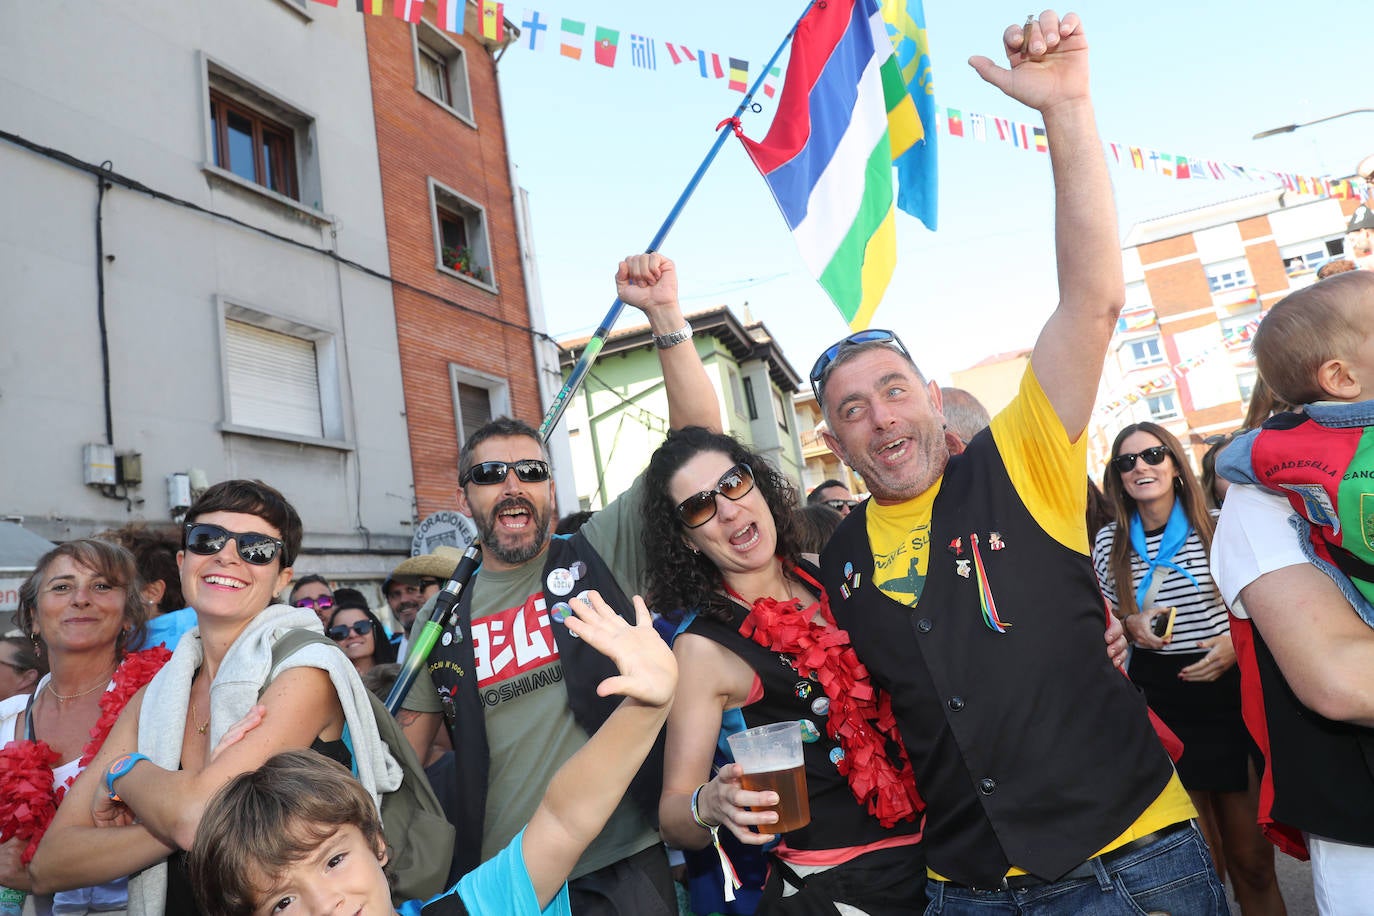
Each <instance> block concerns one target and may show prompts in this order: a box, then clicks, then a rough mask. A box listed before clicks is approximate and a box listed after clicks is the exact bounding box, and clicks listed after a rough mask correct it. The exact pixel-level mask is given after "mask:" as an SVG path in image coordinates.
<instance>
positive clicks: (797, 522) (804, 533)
mask: <svg viewBox="0 0 1374 916" xmlns="http://www.w3.org/2000/svg"><path fill="white" fill-rule="evenodd" d="M842 521H844V516H843V515H841V514H840V513H838V512H836V511H835V510H834V509H832V508H830V507H829V506H827V505H825V504H824V503H813V504H812V505H809V506H802V507H801V508H799V509H793V510H792V522H793V524H794V527H795V528H796V532H797V552H798V553H820V552H821V551H822V550H823V549H824V548H825V545H826V542H827V541H829V540H830V536H831V535H832V534H834V533H835V529H836V528H838V527H840V522H842Z"/></svg>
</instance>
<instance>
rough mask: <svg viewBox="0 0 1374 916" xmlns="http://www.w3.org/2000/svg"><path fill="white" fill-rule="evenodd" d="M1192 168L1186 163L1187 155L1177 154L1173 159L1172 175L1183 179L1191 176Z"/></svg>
mask: <svg viewBox="0 0 1374 916" xmlns="http://www.w3.org/2000/svg"><path fill="white" fill-rule="evenodd" d="M1191 174H1192V169H1191V167H1190V166H1189V164H1188V157H1187V156H1177V157H1175V159H1174V177H1175V178H1178V179H1180V180H1181V179H1184V178H1188V177H1191Z"/></svg>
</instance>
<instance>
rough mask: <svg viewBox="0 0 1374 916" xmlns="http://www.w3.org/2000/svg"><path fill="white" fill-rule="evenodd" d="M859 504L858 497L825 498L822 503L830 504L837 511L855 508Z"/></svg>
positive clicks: (824, 504)
mask: <svg viewBox="0 0 1374 916" xmlns="http://www.w3.org/2000/svg"><path fill="white" fill-rule="evenodd" d="M858 504H859V501H858V500H857V499H823V500H821V505H823V506H829V507H830V508H832V509H834V510H835V511H836V512H843V511H844V510H845V509H853V508H854V507H855V506H857V505H858Z"/></svg>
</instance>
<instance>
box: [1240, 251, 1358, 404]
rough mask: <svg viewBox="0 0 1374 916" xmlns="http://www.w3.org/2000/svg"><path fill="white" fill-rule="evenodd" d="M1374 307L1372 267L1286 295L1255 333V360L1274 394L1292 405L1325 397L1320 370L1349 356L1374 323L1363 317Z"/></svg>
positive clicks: (1329, 279) (1270, 311)
mask: <svg viewBox="0 0 1374 916" xmlns="http://www.w3.org/2000/svg"><path fill="white" fill-rule="evenodd" d="M1361 306H1364V308H1365V309H1370V308H1374V272H1370V271H1366V270H1352V271H1348V272H1346V273H1343V274H1337V275H1336V276H1334V277H1328V278H1327V279H1325V280H1319V281H1317V282H1316V283H1313V284H1312V285H1311V286H1308V287H1306V288H1304V289H1300V290H1298V291H1297V292H1296V293H1292V294H1291V295H1288V296H1286V297H1284V298H1283V299H1282V300H1281V301H1280V302H1279V304H1278V305H1276V306H1274V307H1273V308H1272V309H1270V310H1269V313H1268V314H1267V315H1265V316H1264V320H1263V321H1261V322H1260V324H1259V330H1257V331H1256V332H1255V340H1254V344H1253V346H1254V351H1255V364H1256V366H1257V367H1258V368H1259V374H1260V376H1261V377H1262V378H1263V379H1264V380H1265V382H1267V383H1268V384H1269V387H1270V388H1271V389H1273V391H1274V394H1276V395H1278V396H1279V397H1280V398H1282V399H1283V400H1285V401H1287V402H1288V403H1290V404H1310V403H1311V402H1313V401H1320V400H1323V399H1325V398H1326V396H1327V395H1326V393H1325V391H1323V389H1322V387H1321V385H1320V384H1319V383H1318V380H1317V370H1318V369H1320V368H1321V366H1322V364H1323V363H1325V362H1327V361H1328V360H1332V359H1347V358H1349V357H1351V356H1352V355H1353V354H1354V353H1355V351H1356V350H1357V349H1358V348H1359V346H1360V344H1361V343H1363V342H1364V339H1365V337H1366V336H1367V335H1368V333H1369V332H1370V331H1371V330H1374V327H1371V323H1370V322H1366V321H1364V320H1362V318H1363V311H1362V309H1361Z"/></svg>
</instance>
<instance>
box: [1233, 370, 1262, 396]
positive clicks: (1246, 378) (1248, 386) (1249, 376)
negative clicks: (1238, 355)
mask: <svg viewBox="0 0 1374 916" xmlns="http://www.w3.org/2000/svg"><path fill="white" fill-rule="evenodd" d="M1258 378H1259V373H1258V372H1256V371H1255V370H1254V369H1250V370H1248V371H1245V372H1238V373H1236V386H1237V387H1239V388H1240V402H1241V403H1242V404H1249V403H1250V396H1251V395H1253V394H1254V393H1255V383H1256V381H1257V380H1258Z"/></svg>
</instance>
